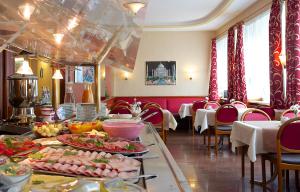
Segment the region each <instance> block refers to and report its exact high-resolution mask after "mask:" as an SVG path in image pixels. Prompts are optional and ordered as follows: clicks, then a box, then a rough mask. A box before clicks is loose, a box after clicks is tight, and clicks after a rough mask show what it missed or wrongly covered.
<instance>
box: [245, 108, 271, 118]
mask: <svg viewBox="0 0 300 192" xmlns="http://www.w3.org/2000/svg"><path fill="white" fill-rule="evenodd" d="M241 121H271V118H270V117H269V115H268V114H267V113H266V112H264V111H262V110H260V109H254V108H251V109H248V110H247V111H245V112H244V113H243V115H242V117H241Z"/></svg>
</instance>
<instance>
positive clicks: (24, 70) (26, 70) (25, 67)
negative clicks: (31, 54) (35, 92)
mask: <svg viewBox="0 0 300 192" xmlns="http://www.w3.org/2000/svg"><path fill="white" fill-rule="evenodd" d="M16 73H18V74H22V75H33V72H32V69H31V68H30V66H29V62H28V61H26V60H23V62H22V64H21V66H20V67H19V68H18V70H17V72H16Z"/></svg>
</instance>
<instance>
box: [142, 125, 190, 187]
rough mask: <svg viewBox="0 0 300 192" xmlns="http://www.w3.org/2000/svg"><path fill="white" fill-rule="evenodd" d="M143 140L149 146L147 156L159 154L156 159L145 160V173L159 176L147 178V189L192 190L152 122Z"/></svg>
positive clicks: (145, 131)
mask: <svg viewBox="0 0 300 192" xmlns="http://www.w3.org/2000/svg"><path fill="white" fill-rule="evenodd" d="M141 140H142V142H143V143H145V144H154V145H151V146H149V149H150V152H149V153H148V154H147V156H148V155H149V156H151V155H153V156H154V155H157V156H158V158H155V159H145V160H143V169H144V174H156V175H158V177H157V178H154V179H150V180H145V184H146V189H147V191H149V192H150V191H164V192H168V191H170V192H171V191H172V192H176V191H186V192H188V191H192V190H191V188H190V186H189V183H188V181H187V180H186V178H185V176H184V175H183V173H182V171H181V170H180V168H179V167H178V165H177V163H176V162H175V160H174V158H173V157H172V155H171V153H170V152H169V150H168V149H167V147H166V145H165V144H164V142H163V141H162V139H161V138H160V136H159V134H158V133H157V131H156V130H155V128H153V126H152V125H151V124H148V126H147V127H146V129H144V131H143V133H142V135H141Z"/></svg>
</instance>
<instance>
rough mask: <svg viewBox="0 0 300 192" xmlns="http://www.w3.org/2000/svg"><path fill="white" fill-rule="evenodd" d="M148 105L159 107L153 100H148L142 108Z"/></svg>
mask: <svg viewBox="0 0 300 192" xmlns="http://www.w3.org/2000/svg"><path fill="white" fill-rule="evenodd" d="M148 106H155V107H158V108H161V106H160V105H159V104H158V103H155V102H148V103H146V104H145V105H144V107H143V108H142V109H145V108H147V107H148Z"/></svg>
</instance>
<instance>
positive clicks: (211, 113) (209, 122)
mask: <svg viewBox="0 0 300 192" xmlns="http://www.w3.org/2000/svg"><path fill="white" fill-rule="evenodd" d="M246 110H247V108H245V109H238V120H240V118H241V116H242V114H243V113H244V112H245V111H246ZM215 115H216V110H215V109H198V110H197V111H196V115H195V121H194V127H195V130H196V131H198V130H199V127H201V128H200V133H202V132H203V131H205V130H207V129H208V128H209V126H214V125H215Z"/></svg>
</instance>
